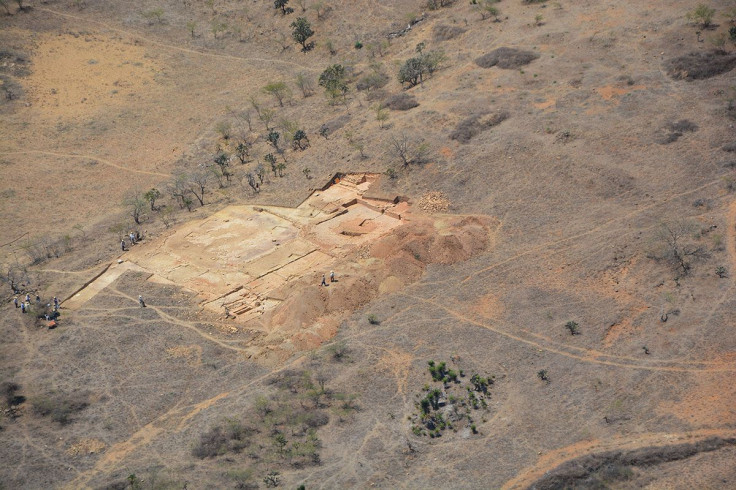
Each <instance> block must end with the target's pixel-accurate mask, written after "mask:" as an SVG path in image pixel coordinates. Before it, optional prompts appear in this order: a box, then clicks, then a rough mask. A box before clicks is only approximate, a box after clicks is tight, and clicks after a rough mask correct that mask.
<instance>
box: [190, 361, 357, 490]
mask: <svg viewBox="0 0 736 490" xmlns="http://www.w3.org/2000/svg"><path fill="white" fill-rule="evenodd" d="M328 383H329V376H327V375H326V374H325V373H322V372H317V373H311V372H309V371H303V370H286V371H282V372H280V373H279V374H278V375H276V376H273V377H272V378H271V379H270V380H269V384H270V385H271V386H272V387H273V388H274V389H275V392H274V393H272V394H271V395H270V396H268V397H266V396H261V397H258V398H257V399H256V400H255V402H254V404H253V406H252V407H251V410H249V412H248V413H249V415H248V418H247V422H245V421H244V420H243V419H242V418H241V417H232V418H225V419H223V420H222V421H220V422H219V423H217V424H215V425H213V426H212V427H210V428H209V429H208V430H207V431H205V432H203V433H202V434H201V435H200V436H199V438H198V440H197V441H196V443H195V444H194V446H193V448H192V455H193V456H194V457H196V458H199V459H211V458H219V457H228V458H232V457H233V456H232V455H237V454H241V453H243V454H247V455H248V456H249V458H251V459H252V460H253V462H252V464H253V467H251V468H249V469H247V470H245V472H246V475H245V476H246V478H241V475H239V474H238V475H235V476H236V477H237V478H236V479H237V480H244V481H250V478H251V476H252V475H253V474H254V473H255V474H264V473H266V472H267V471H268V472H269V473H266V474H267V476H268V475H272V476H274V473H275V476H278V472H277V470H278V469H281V468H286V467H291V468H303V467H306V466H311V465H316V464H319V463H320V449H321V447H322V443H321V441H320V439H319V436H318V434H317V430H318V429H319V428H320V427H324V426H325V425H327V424H328V423H330V420H331V418H332V417H331V416H330V414H331V413H333V414H335V415H336V416H337V419H338V420H344V419H345V418H346V417H348V416H349V415H350V414H351V413H352V412H354V411H355V410H357V409H358V407H357V405H356V404H355V396H354V395H349V394H346V393H340V392H336V391H334V390H332V389H331V388H330V387H329V386H328ZM254 455H257V458H254Z"/></svg>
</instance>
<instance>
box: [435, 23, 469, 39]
mask: <svg viewBox="0 0 736 490" xmlns="http://www.w3.org/2000/svg"><path fill="white" fill-rule="evenodd" d="M463 33H465V29H463V28H462V27H458V26H448V25H446V24H437V25H436V26H434V28H433V29H432V37H434V40H435V41H449V40H450V39H454V38H456V37H458V36H459V35H461V34H463Z"/></svg>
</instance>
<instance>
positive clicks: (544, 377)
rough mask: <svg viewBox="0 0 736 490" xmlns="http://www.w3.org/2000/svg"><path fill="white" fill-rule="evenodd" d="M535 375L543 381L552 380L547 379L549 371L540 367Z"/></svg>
mask: <svg viewBox="0 0 736 490" xmlns="http://www.w3.org/2000/svg"><path fill="white" fill-rule="evenodd" d="M537 377H538V378H539V379H541V380H542V381H544V382H545V383H549V382H551V381H552V380H550V379H549V373H548V372H547V370H546V369H540V370H539V371H537Z"/></svg>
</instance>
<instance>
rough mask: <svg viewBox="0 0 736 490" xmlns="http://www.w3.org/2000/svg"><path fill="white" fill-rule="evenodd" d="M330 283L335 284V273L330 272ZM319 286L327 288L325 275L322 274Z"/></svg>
mask: <svg viewBox="0 0 736 490" xmlns="http://www.w3.org/2000/svg"><path fill="white" fill-rule="evenodd" d="M330 282H331V283H332V282H336V280H335V271H330ZM320 286H329V284H327V277H326V275H325V274H322V283H321V284H320Z"/></svg>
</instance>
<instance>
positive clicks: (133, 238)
mask: <svg viewBox="0 0 736 490" xmlns="http://www.w3.org/2000/svg"><path fill="white" fill-rule="evenodd" d="M128 240H130V244H131V245H135V244H136V243H138V242H139V241H141V234H140V232H139V231H131V232H130V233H128ZM120 249H121V250H122V251H123V252H125V250H126V248H125V238H123V239H122V240H120Z"/></svg>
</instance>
